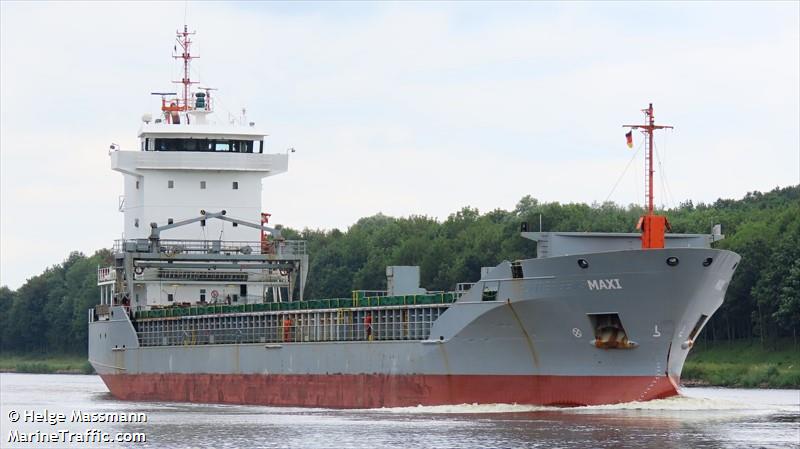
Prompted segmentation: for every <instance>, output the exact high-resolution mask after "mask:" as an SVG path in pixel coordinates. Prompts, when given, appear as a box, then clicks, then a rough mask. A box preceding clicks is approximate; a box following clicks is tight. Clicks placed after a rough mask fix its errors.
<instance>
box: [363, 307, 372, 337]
mask: <svg viewBox="0 0 800 449" xmlns="http://www.w3.org/2000/svg"><path fill="white" fill-rule="evenodd" d="M364 332H365V333H366V335H367V340H369V341H372V314H368V315H367V316H365V317H364Z"/></svg>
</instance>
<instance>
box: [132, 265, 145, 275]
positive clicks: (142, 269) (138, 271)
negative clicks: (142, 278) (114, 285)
mask: <svg viewBox="0 0 800 449" xmlns="http://www.w3.org/2000/svg"><path fill="white" fill-rule="evenodd" d="M133 272H134V273H136V274H142V273H144V267H136V268H134V269H133Z"/></svg>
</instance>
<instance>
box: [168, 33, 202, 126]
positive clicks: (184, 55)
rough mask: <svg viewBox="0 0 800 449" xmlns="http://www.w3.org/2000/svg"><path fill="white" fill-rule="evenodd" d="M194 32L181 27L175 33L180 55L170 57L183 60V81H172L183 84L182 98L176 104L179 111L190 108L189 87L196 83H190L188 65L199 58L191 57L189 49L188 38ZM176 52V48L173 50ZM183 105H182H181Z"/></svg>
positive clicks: (190, 42)
mask: <svg viewBox="0 0 800 449" xmlns="http://www.w3.org/2000/svg"><path fill="white" fill-rule="evenodd" d="M194 34H195V32H194V31H192V32H191V33H190V32H189V27H188V26H187V25H185V24H184V25H183V31H177V32H176V38H175V40H177V41H178V45H180V47H181V54H180V55H172V57H173V58H175V59H183V79H181V80H180V81H173V83H180V84H183V98H182V99H181V101H180V102H179V103H178V109H179V110H181V111H188V110H189V109H190V108H191V107H190V104H189V86H190V85H192V84H197V82H196V81H192V80H191V79H190V78H189V63H190V62H191V61H192V59H196V58H199V56H192V54H191V51H190V49H189V47H190V46H191V45H192V41H191V39H189V36H191V35H194ZM174 49H175V50H176V51H177V49H178V47H177V46H176V47H175V48H174ZM181 103H183V104H181Z"/></svg>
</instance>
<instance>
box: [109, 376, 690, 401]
mask: <svg viewBox="0 0 800 449" xmlns="http://www.w3.org/2000/svg"><path fill="white" fill-rule="evenodd" d="M102 378H103V381H104V382H105V383H106V386H108V389H109V390H110V391H111V394H112V395H114V396H115V397H116V398H118V399H122V400H138V401H170V402H198V403H227V404H249V405H272V406H303V407H329V408H377V407H408V406H416V405H420V404H421V405H444V404H472V403H479V404H494V403H506V404H512V403H517V404H535V405H562V406H576V405H599V404H615V403H620V402H630V401H646V400H650V399H658V398H665V397H669V396H674V395H676V394H678V391H677V389H676V388H675V385H674V384H673V383H672V382H671V381H670V379H669V378H668V377H666V376H658V377H653V376H497V375H449V376H448V375H384V374H353V375H349V374H326V375H283V374H270V375H260V374H135V375H133V374H131V375H129V374H117V375H111V374H106V375H102Z"/></svg>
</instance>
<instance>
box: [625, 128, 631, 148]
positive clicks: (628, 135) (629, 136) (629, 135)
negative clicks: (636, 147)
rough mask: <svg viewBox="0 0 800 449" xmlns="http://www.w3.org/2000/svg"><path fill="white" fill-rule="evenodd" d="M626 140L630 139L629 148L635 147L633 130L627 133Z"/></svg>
mask: <svg viewBox="0 0 800 449" xmlns="http://www.w3.org/2000/svg"><path fill="white" fill-rule="evenodd" d="M625 140H627V141H628V148H633V130H630V131H628V132H627V133H625Z"/></svg>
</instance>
